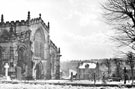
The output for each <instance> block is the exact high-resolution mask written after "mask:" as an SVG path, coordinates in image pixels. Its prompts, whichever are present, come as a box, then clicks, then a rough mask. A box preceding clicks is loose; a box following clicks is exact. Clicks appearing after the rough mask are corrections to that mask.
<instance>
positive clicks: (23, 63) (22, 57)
mask: <svg viewBox="0 0 135 89" xmlns="http://www.w3.org/2000/svg"><path fill="white" fill-rule="evenodd" d="M27 69H28V65H27V51H26V49H24V48H23V47H21V48H19V50H18V63H17V79H23V78H25V77H27Z"/></svg>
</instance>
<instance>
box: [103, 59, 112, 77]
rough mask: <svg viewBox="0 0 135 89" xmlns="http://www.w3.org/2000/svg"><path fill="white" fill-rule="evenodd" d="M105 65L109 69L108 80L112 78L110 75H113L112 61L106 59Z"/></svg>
mask: <svg viewBox="0 0 135 89" xmlns="http://www.w3.org/2000/svg"><path fill="white" fill-rule="evenodd" d="M104 64H105V65H106V67H107V68H108V70H107V73H108V78H109V77H110V73H111V60H110V59H105V60H104Z"/></svg>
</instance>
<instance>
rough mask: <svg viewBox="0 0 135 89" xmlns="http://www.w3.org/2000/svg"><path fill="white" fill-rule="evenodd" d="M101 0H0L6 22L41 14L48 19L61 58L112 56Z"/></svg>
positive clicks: (1, 12) (108, 31)
mask: <svg viewBox="0 0 135 89" xmlns="http://www.w3.org/2000/svg"><path fill="white" fill-rule="evenodd" d="M102 1H103V0H2V1H1V3H0V14H4V18H5V21H8V20H9V21H11V20H21V19H26V18H27V12H28V11H30V12H31V18H35V17H38V14H39V13H41V14H42V19H43V20H44V21H45V22H48V21H49V22H50V36H51V39H52V40H53V42H54V43H55V44H56V45H57V46H58V47H60V48H61V54H62V57H61V61H65V60H85V59H95V58H109V57H113V56H114V55H115V54H114V50H115V47H114V45H113V44H112V41H110V39H109V35H111V34H112V31H111V30H110V27H109V26H108V25H106V24H105V23H104V22H103V19H102V16H101V13H102V9H101V6H100V3H102Z"/></svg>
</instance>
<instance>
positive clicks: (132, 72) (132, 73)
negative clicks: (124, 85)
mask: <svg viewBox="0 0 135 89" xmlns="http://www.w3.org/2000/svg"><path fill="white" fill-rule="evenodd" d="M131 76H132V85H133V83H134V70H133V67H131Z"/></svg>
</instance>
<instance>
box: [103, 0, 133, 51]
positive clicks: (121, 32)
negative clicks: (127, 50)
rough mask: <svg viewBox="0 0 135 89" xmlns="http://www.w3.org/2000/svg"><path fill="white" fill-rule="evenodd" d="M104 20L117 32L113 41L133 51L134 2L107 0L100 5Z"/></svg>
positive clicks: (131, 0)
mask: <svg viewBox="0 0 135 89" xmlns="http://www.w3.org/2000/svg"><path fill="white" fill-rule="evenodd" d="M102 7H103V10H104V14H103V16H104V18H105V19H106V21H107V23H109V24H111V25H113V26H114V28H115V29H116V31H117V36H115V40H117V41H118V42H120V45H119V46H129V47H131V48H132V49H134V50H135V47H134V42H135V30H134V27H135V0H107V1H106V2H105V3H104V4H102Z"/></svg>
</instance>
